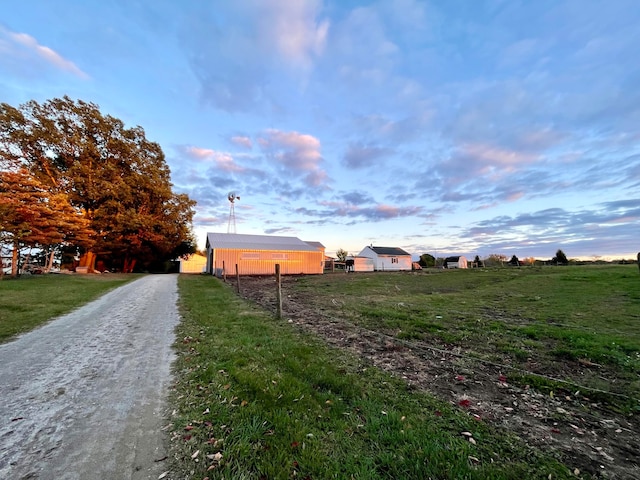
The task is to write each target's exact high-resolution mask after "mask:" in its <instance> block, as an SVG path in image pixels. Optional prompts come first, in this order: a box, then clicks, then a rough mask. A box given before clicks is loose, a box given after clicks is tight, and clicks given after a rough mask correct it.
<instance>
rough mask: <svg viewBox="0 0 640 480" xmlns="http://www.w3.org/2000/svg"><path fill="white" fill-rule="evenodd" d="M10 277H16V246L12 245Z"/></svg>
mask: <svg viewBox="0 0 640 480" xmlns="http://www.w3.org/2000/svg"><path fill="white" fill-rule="evenodd" d="M11 276H12V277H17V276H18V245H17V244H14V245H13V252H12V254H11Z"/></svg>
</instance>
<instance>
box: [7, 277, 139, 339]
mask: <svg viewBox="0 0 640 480" xmlns="http://www.w3.org/2000/svg"><path fill="white" fill-rule="evenodd" d="M135 278H138V275H120V274H109V275H33V276H31V275H29V276H26V275H25V276H21V277H20V278H17V279H14V278H9V277H4V279H3V280H2V281H0V342H5V341H7V340H9V339H10V338H11V337H13V336H14V335H17V334H20V333H24V332H27V331H29V330H32V329H34V328H36V327H37V326H39V325H42V324H43V323H46V322H47V321H49V320H51V319H52V318H54V317H58V316H60V315H63V314H65V313H68V312H70V311H71V310H73V309H74V308H77V307H79V306H81V305H83V304H85V303H87V302H89V301H91V300H93V299H95V298H97V297H99V296H100V295H102V294H104V293H106V292H107V291H109V290H111V289H113V288H115V287H118V286H120V285H122V284H124V283H126V282H130V281H131V280H134V279H135Z"/></svg>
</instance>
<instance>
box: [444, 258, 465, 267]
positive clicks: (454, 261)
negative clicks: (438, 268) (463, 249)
mask: <svg viewBox="0 0 640 480" xmlns="http://www.w3.org/2000/svg"><path fill="white" fill-rule="evenodd" d="M444 268H467V259H466V258H465V257H463V256H458V257H447V258H445V259H444Z"/></svg>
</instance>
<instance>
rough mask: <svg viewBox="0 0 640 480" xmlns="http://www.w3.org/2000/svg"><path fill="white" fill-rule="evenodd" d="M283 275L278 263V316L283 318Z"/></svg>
mask: <svg viewBox="0 0 640 480" xmlns="http://www.w3.org/2000/svg"><path fill="white" fill-rule="evenodd" d="M281 280H282V277H281V275H280V264H279V263H276V316H277V317H278V319H281V318H282V281H281Z"/></svg>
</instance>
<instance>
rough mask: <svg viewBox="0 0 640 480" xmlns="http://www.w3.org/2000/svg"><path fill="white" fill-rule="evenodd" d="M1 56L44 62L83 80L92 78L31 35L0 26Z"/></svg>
mask: <svg viewBox="0 0 640 480" xmlns="http://www.w3.org/2000/svg"><path fill="white" fill-rule="evenodd" d="M0 56H10V57H13V58H15V59H19V60H20V61H27V62H28V61H31V62H44V63H45V64H46V65H48V66H52V67H54V68H56V69H57V70H61V71H64V72H68V73H71V74H73V75H75V76H76V77H78V78H81V79H83V80H86V79H89V78H90V77H89V75H88V74H87V73H85V72H84V71H82V70H81V69H80V68H79V67H78V66H77V65H76V64H75V63H73V62H72V61H71V60H68V59H66V58H64V57H63V56H62V55H61V54H59V53H58V52H56V51H55V50H53V49H51V48H49V47H47V46H44V45H41V44H40V43H39V42H38V40H36V39H35V38H34V37H32V36H31V35H29V34H27V33H18V32H13V31H11V30H9V29H7V28H4V27H2V26H0Z"/></svg>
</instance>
